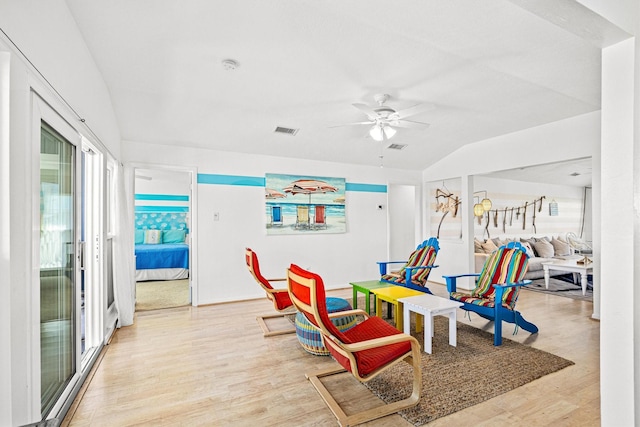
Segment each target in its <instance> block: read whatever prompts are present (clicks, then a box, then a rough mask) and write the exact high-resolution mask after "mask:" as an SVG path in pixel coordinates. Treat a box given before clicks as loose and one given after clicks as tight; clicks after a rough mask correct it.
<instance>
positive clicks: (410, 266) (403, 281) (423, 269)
mask: <svg viewBox="0 0 640 427" xmlns="http://www.w3.org/2000/svg"><path fill="white" fill-rule="evenodd" d="M439 249H440V246H439V245H438V239H436V238H435V237H431V238H429V239H428V240H425V241H424V242H422V243H421V244H420V245H418V247H417V248H416V250H415V251H413V253H412V254H411V256H409V260H408V261H379V262H378V266H379V268H380V281H381V282H386V283H390V284H392V285H397V286H404V287H406V288H410V289H414V290H416V291H421V292H426V293H428V294H431V293H432V292H431V290H429V288H428V287H427V279H428V278H429V273H431V269H433V268H436V267H438V266H437V265H433V263H434V262H435V261H436V255H438V250H439ZM389 264H404V265H403V266H402V268H401V269H400V270H399V271H397V272H387V268H388V266H389Z"/></svg>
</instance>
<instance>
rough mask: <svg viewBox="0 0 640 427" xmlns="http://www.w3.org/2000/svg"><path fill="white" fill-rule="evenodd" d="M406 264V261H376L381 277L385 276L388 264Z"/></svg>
mask: <svg viewBox="0 0 640 427" xmlns="http://www.w3.org/2000/svg"><path fill="white" fill-rule="evenodd" d="M406 263H407V261H377V264H378V268H379V269H380V275H381V276H382V275H385V274H387V265H388V264H406Z"/></svg>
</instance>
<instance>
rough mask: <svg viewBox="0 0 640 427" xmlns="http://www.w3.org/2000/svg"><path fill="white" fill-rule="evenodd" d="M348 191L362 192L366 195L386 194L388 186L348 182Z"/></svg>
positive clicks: (346, 187) (346, 186) (346, 188)
mask: <svg viewBox="0 0 640 427" xmlns="http://www.w3.org/2000/svg"><path fill="white" fill-rule="evenodd" d="M345 190H346V191H362V192H365V193H386V192H387V186H386V185H382V184H358V183H355V182H347V183H346V185H345Z"/></svg>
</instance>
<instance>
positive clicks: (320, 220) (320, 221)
mask: <svg viewBox="0 0 640 427" xmlns="http://www.w3.org/2000/svg"><path fill="white" fill-rule="evenodd" d="M325 208H326V207H325V206H324V205H316V206H315V208H314V214H313V228H327V217H326V215H325Z"/></svg>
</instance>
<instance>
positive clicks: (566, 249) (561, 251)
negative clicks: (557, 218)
mask: <svg viewBox="0 0 640 427" xmlns="http://www.w3.org/2000/svg"><path fill="white" fill-rule="evenodd" d="M551 244H552V245H553V249H554V251H555V253H556V255H557V256H565V255H571V247H570V246H569V243H567V242H563V241H562V240H560V239H556V238H555V237H553V238H552V239H551Z"/></svg>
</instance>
